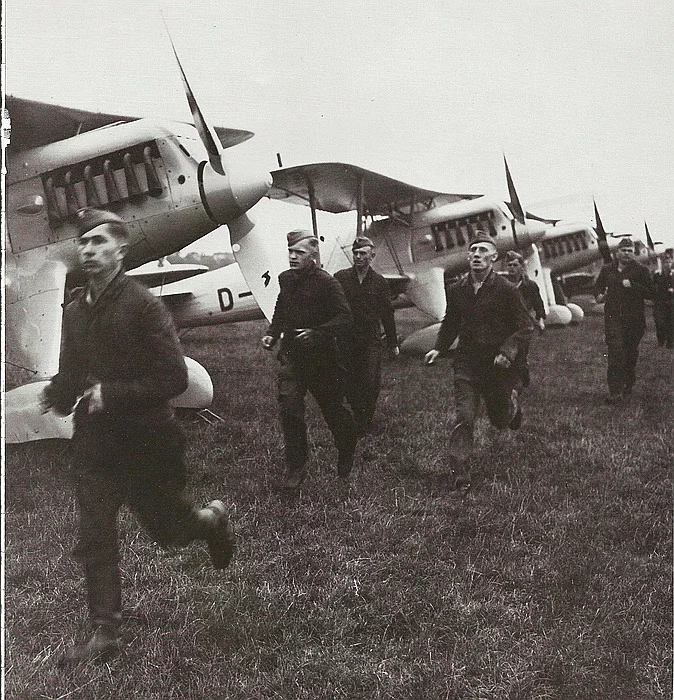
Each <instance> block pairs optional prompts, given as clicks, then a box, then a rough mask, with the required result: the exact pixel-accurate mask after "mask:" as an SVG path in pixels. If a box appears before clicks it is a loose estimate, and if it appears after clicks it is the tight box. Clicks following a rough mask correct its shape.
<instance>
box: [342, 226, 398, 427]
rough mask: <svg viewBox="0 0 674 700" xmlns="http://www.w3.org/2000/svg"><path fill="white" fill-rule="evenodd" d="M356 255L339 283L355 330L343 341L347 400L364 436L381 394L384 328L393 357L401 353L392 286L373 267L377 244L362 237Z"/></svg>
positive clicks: (358, 239) (370, 423) (355, 244)
mask: <svg viewBox="0 0 674 700" xmlns="http://www.w3.org/2000/svg"><path fill="white" fill-rule="evenodd" d="M352 252H353V267H350V268H347V269H345V270H339V272H336V273H335V279H336V280H337V281H338V282H339V283H340V284H341V285H342V289H343V290H344V293H345V294H346V298H347V301H348V302H349V306H350V307H351V312H352V313H353V329H352V330H351V332H350V333H348V334H345V335H344V336H343V337H342V339H341V346H342V350H343V356H344V359H345V362H346V369H347V387H346V397H347V400H348V402H349V404H350V406H351V409H352V410H353V415H354V418H355V420H356V429H357V431H358V433H359V435H361V436H362V435H365V434H366V433H369V432H370V430H371V429H372V419H373V417H374V412H375V407H376V405H377V398H378V397H379V392H380V390H381V362H382V351H383V342H382V326H383V328H384V334H385V337H386V345H387V346H388V349H389V353H390V354H391V356H392V357H396V356H397V355H398V353H399V349H398V336H397V333H396V324H395V318H394V315H393V306H392V304H391V292H390V289H389V286H388V282H387V281H386V280H385V279H384V278H383V277H382V276H381V275H380V274H379V273H378V272H375V271H374V270H373V269H372V267H371V265H372V261H373V260H374V256H375V252H374V243H373V242H372V241H371V240H370V239H369V238H368V237H367V236H358V237H357V238H356V240H355V241H354V242H353V246H352Z"/></svg>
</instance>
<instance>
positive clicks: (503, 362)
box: [494, 353, 512, 369]
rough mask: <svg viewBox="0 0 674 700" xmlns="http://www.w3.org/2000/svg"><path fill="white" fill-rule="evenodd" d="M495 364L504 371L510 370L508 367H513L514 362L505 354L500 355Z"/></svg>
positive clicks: (495, 359)
mask: <svg viewBox="0 0 674 700" xmlns="http://www.w3.org/2000/svg"><path fill="white" fill-rule="evenodd" d="M494 364H495V365H496V366H497V367H503V368H504V369H508V367H510V365H512V362H511V361H510V360H509V359H508V358H507V357H506V356H505V355H504V354H503V353H499V354H498V355H497V356H496V357H495V358H494Z"/></svg>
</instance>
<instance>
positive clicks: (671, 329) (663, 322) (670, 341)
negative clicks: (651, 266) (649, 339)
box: [653, 248, 674, 348]
mask: <svg viewBox="0 0 674 700" xmlns="http://www.w3.org/2000/svg"><path fill="white" fill-rule="evenodd" d="M672 262H674V250H672V248H668V249H667V250H666V251H665V253H664V255H663V256H662V260H661V268H660V270H659V271H658V272H656V273H655V274H654V275H653V289H654V294H653V321H654V322H655V335H656V337H657V339H658V345H659V346H660V347H666V348H671V347H672V346H673V345H674V315H673V313H672V312H673V306H674V304H673V302H674V271H673V270H672Z"/></svg>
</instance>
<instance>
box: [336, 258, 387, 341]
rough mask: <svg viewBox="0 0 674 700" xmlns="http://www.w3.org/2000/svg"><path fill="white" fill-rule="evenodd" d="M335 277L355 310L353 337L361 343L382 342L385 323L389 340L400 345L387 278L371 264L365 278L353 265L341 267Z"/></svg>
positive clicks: (353, 311) (352, 309)
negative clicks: (360, 277) (360, 278)
mask: <svg viewBox="0 0 674 700" xmlns="http://www.w3.org/2000/svg"><path fill="white" fill-rule="evenodd" d="M335 279H336V280H337V281H338V282H339V283H340V284H341V285H342V289H343V290H344V294H346V299H347V301H348V302H349V306H350V307H351V312H352V313H353V333H352V338H351V340H352V341H353V342H355V343H356V344H358V345H372V344H374V343H379V342H381V333H382V325H383V327H384V333H385V334H386V344H387V345H388V346H389V347H390V348H395V347H397V345H398V335H397V333H396V323H395V318H394V315H393V305H392V304H391V291H390V289H389V285H388V282H387V281H386V280H385V279H384V278H383V277H382V276H381V275H380V274H379V273H378V272H375V271H374V270H373V269H372V268H369V269H368V271H367V273H366V274H365V277H364V278H363V281H362V282H360V280H359V279H358V272H356V269H355V268H353V267H350V268H347V269H346V270H339V272H336V273H335Z"/></svg>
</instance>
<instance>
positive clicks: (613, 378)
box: [604, 317, 646, 394]
mask: <svg viewBox="0 0 674 700" xmlns="http://www.w3.org/2000/svg"><path fill="white" fill-rule="evenodd" d="M645 325H646V324H645V322H644V319H643V318H641V319H623V318H614V317H612V318H606V322H605V326H604V329H605V334H606V344H607V346H608V369H607V371H606V380H607V382H608V390H609V393H611V394H620V393H622V392H623V391H631V389H632V387H633V386H634V382H635V380H636V368H637V360H638V358H639V343H640V342H641V339H642V338H643V336H644V331H645Z"/></svg>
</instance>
